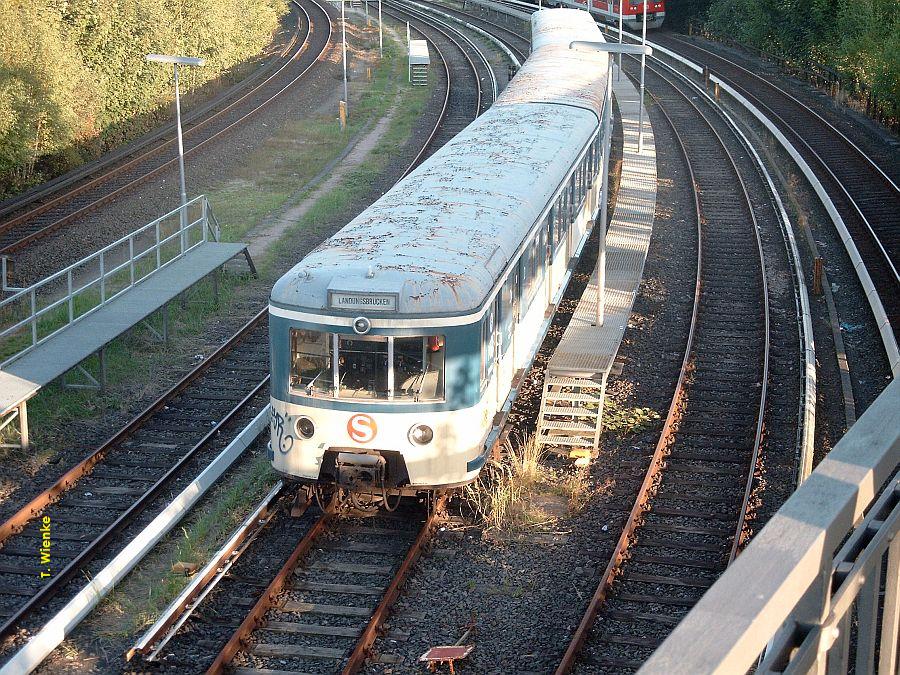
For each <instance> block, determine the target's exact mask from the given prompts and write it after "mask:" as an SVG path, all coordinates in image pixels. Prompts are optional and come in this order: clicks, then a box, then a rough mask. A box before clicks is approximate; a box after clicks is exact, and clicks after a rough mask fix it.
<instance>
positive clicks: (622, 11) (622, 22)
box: [617, 0, 625, 77]
mask: <svg viewBox="0 0 900 675" xmlns="http://www.w3.org/2000/svg"><path fill="white" fill-rule="evenodd" d="M623 2H625V0H619V44H622V29H623V28H624V27H625V9H624V5H623V4H622V3H623ZM617 76H618V77H622V54H621V53H620V54H619V72H618V73H617Z"/></svg>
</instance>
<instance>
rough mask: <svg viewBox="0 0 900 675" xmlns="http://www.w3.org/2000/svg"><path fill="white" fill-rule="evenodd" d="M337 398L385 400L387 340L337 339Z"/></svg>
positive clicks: (386, 394)
mask: <svg viewBox="0 0 900 675" xmlns="http://www.w3.org/2000/svg"><path fill="white" fill-rule="evenodd" d="M338 398H367V399H373V398H374V399H379V398H380V399H387V398H388V339H387V338H386V337H378V336H371V337H370V336H366V337H359V336H356V335H353V336H349V335H341V336H340V337H339V341H338Z"/></svg>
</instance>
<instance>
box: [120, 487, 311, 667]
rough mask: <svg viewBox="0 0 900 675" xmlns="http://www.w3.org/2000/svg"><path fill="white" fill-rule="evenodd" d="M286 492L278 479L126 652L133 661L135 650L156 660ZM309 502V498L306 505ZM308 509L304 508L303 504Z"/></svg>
mask: <svg viewBox="0 0 900 675" xmlns="http://www.w3.org/2000/svg"><path fill="white" fill-rule="evenodd" d="M284 494H285V489H284V483H283V482H282V481H278V483H276V484H275V486H274V487H273V488H272V489H271V490H270V491H269V493H268V494H267V495H266V496H265V497H263V499H262V501H261V502H260V503H259V504H258V505H257V506H256V508H255V509H253V511H252V512H251V513H250V515H249V516H247V518H245V519H244V521H243V522H242V523H241V524H240V525H239V526H238V528H237V530H236V531H235V532H234V533H233V534H232V535H231V537H229V538H228V541H226V542H225V544H224V545H223V546H222V547H221V548H220V549H219V550H218V551H217V552H216V553H215V554H214V555H213V556H212V558H210V560H209V562H208V563H207V564H206V566H205V567H204V568H203V570H201V571H200V572H199V573H198V574H197V576H196V577H194V579H193V580H192V581H191V583H190V584H189V585H188V586H187V587H186V588H185V589H184V590H183V591H182V592H181V594H180V595H179V596H178V597H177V598H176V599H175V600H174V601H173V602H172V603H171V604H170V605H169V606H168V607H167V608H166V610H165V611H164V612H163V614H162V615H160V617H159V618H158V619H157V620H156V623H154V624H153V625H152V626H151V627H150V628H149V629H148V630H147V632H145V633H144V634H143V635H142V636H141V638H140V639H139V640H138V641H137V642H136V643H135V644H134V645H133V646H132V647H131V648H130V649H129V650H128V651H127V652H126V653H125V660H126V661H130V660H131V659H132V658H133V657H134V656H135V654H147V653H148V652H149V653H150V655H149V656H146V657H145V660H147V661H155V660H156V657H157V656H158V655H159V653H160V651H161V650H162V649H163V647H165V646H166V644H168V642H169V640H170V639H171V638H172V637H173V636H174V635H175V633H176V632H177V631H178V630H179V629H180V628H181V626H183V625H184V623H185V621H187V619H188V618H190V616H191V615H192V614H193V612H194V610H196V609H197V607H198V606H199V604H200V603H201V602H202V601H203V599H204V598H205V597H206V596H207V595H208V594H209V593H210V591H212V589H213V588H215V587H216V585H217V584H218V582H219V581H220V580H221V579H223V578H224V577H225V575H226V574H227V573H228V571H229V570H230V569H231V568H232V567H233V566H234V564H235V563H236V562H237V561H238V559H239V558H240V557H241V555H242V554H243V553H244V552H245V551H246V550H247V548H248V547H249V546H250V545H251V544H252V543H253V542H254V541H255V540H256V538H257V537H258V536H259V534H260V533H261V532H262V531H263V530H264V529H266V528H267V527H268V526H269V524H270V523H271V522H272V519H273V518H274V517H275V514H276V513H277V510H276V508H275V507H276V505H277V504H278V503H279V502H280V501H281V498H282V497H283V496H284ZM309 505H310V502H309V501H307V502H306V505H305V507H308V506H309ZM304 510H305V508H304Z"/></svg>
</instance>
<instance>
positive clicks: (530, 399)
mask: <svg viewBox="0 0 900 675" xmlns="http://www.w3.org/2000/svg"><path fill="white" fill-rule="evenodd" d="M650 115H651V119H652V120H653V123H654V130H656V134H657V152H658V153H659V154H658V175H659V193H658V197H657V213H656V218H655V221H654V232H653V237H652V239H651V244H650V251H649V254H648V259H647V265H646V267H645V272H644V279H643V281H642V284H641V288H640V291H639V294H638V298H637V301H636V304H635V310H634V314H633V316H632V319H631V321H630V322H629V329H628V330H627V331H626V333H625V338H624V341H623V345H622V347H621V349H620V352H619V353H620V360H621V361H622V362H623V364H624V368H623V374H622V375H621V376H620V377H617V378H614V379H612V380H611V381H610V385H609V388H608V394H607V395H608V397H609V398H610V399H611V400H612V401H614V402H615V403H616V405H617V406H620V407H623V408H624V407H632V406H646V407H650V408H652V409H654V410H655V411H656V412H657V413H658V414H659V415H660V416H661V417H664V416H665V413H666V409H667V407H668V403H669V398H670V395H671V391H672V389H673V387H674V383H675V378H676V377H677V373H678V369H679V367H680V364H681V359H682V356H683V350H684V342H685V339H686V330H687V317H686V316H685V315H684V314H685V309H686V308H688V307H690V302H691V298H692V297H693V286H694V271H695V268H696V253H695V245H696V226H695V222H696V221H695V220H694V216H693V214H692V210H691V206H690V205H691V204H692V201H691V200H692V196H691V193H690V190H689V187H688V186H687V183H686V171H685V169H684V167H683V166H682V162H681V158H680V156H678V155H677V154H675V148H676V146H675V144H674V140H673V139H672V138H671V137H670V134H669V132H668V131H667V130H666V129H661V127H662V123H661V121H660V120H659V119H657V117H656V113H655V112H654V111H651V112H650ZM614 139H615V142H616V144H620V143H621V132H620V131H619V130H618V125H617V129H616V133H615V135H614ZM616 157H617V154H616V152H614V153H613V163H612V164H611V167H613V168H615V167H616V161H615V160H616ZM595 250H596V241H595V240H592V241H591V242H589V243H588V245H587V247H586V248H585V251H586V253H585V255H584V257H583V258H582V260H581V261H580V263H579V265H578V267H577V269H576V272H575V274H574V275H573V281H572V283H571V284H570V288H569V291H568V292H567V294H566V295H567V299H566V300H565V301H564V303H563V304H562V306H561V312H568V313H571V311H572V309H573V307H574V305H575V304H576V302H577V301H576V298H577V297H578V296H579V295H580V293H581V290H582V289H583V287H584V285H585V283H586V280H587V278H588V276H589V274H590V270H591V269H592V268H593V266H594V263H595V260H594V258H593V255H592V253H593V252H594V251H595ZM567 320H568V319H567V318H566V317H559V318H557V320H556V321H555V322H554V327H553V329H552V330H551V334H550V335H549V336H548V338H547V340H546V341H545V344H544V346H543V347H542V350H541V353H540V355H539V357H538V359H537V360H536V365H535V368H534V369H533V371H532V373H531V374H530V375H529V379H528V382H527V383H526V384H525V385H524V389H523V393H522V394H521V395H520V397H519V399H518V400H517V402H516V405H515V407H514V411H513V418H512V419H513V420H514V424H515V425H516V427H517V428H518V429H520V430H521V431H522V432H526V433H527V432H529V431H530V429H532V428H533V425H534V416H535V413H536V410H537V406H538V405H539V402H540V392H541V386H542V379H543V372H542V370H543V367H544V364H545V363H546V360H547V358H548V357H549V354H550V352H551V350H552V346H553V345H555V343H556V342H557V341H558V339H559V336H560V335H561V333H562V331H563V330H564V323H565V322H566V321H567ZM658 428H659V424H658V423H657V424H655V425H652V426H651V427H650V428H646V429H644V430H642V431H640V432H638V433H636V434H633V435H618V434H616V433H610V432H605V433H604V436H603V438H602V441H601V448H600V456H599V458H598V459H597V460H595V461H594V462H593V464H592V465H591V469H590V473H589V475H588V478H587V481H588V485H589V491H590V497H591V500H590V502H589V504H588V505H587V507H586V508H585V509H584V510H583V511H581V512H580V513H577V514H575V515H572V516H565V517H563V518H561V519H560V520H559V521H557V522H555V523H553V524H551V525H550V526H548V527H545V528H542V529H541V531H534V532H528V533H526V534H524V535H523V536H522V537H520V538H514V537H502V536H498V535H496V534H495V533H492V532H488V533H486V532H484V531H483V530H482V529H481V528H477V527H472V526H468V525H465V524H464V523H462V522H458V521H454V522H453V523H451V524H448V526H447V527H446V528H445V529H443V530H442V531H441V532H440V533H439V534H438V536H437V537H436V539H435V542H434V551H433V554H432V555H431V556H430V557H428V558H427V559H425V560H424V561H423V562H422V563H420V567H419V570H418V572H417V573H416V575H415V576H414V577H413V578H412V579H411V580H410V582H409V584H408V586H407V589H408V592H407V594H406V595H405V596H404V597H402V598H401V599H400V601H398V604H397V606H396V614H395V616H394V617H393V618H392V619H391V622H390V625H391V627H393V628H396V629H399V630H402V631H404V632H408V633H410V638H409V639H408V640H407V641H404V642H391V641H382V642H379V643H378V644H376V651H378V652H379V653H388V654H393V655H398V656H399V657H400V658H401V663H400V664H397V665H383V664H376V665H373V666H371V667H370V669H369V671H370V672H378V673H399V672H404V673H405V672H420V667H419V666H418V665H416V664H415V660H416V659H417V658H418V656H419V655H420V654H422V653H424V652H425V651H426V650H427V649H428V648H429V647H432V646H436V645H442V644H452V643H453V642H455V641H456V640H457V639H459V638H460V637H461V636H462V634H463V632H464V631H465V626H466V625H467V624H469V622H471V621H472V620H473V619H474V621H475V623H476V625H477V630H478V633H477V636H476V637H475V638H474V642H475V644H476V649H475V651H474V652H473V654H472V655H471V656H470V657H469V659H468V660H467V661H466V662H461V663H459V664H457V669H458V670H459V671H460V672H479V673H508V672H518V673H523V672H542V673H543V672H548V671H550V670H552V668H553V667H554V666H555V664H556V663H557V662H558V660H559V658H560V657H561V656H562V652H563V650H564V649H565V647H566V645H567V641H568V638H569V636H570V634H571V631H572V630H573V628H574V626H575V625H576V624H577V623H578V621H580V619H581V615H582V612H583V609H584V605H585V603H586V602H587V599H588V598H589V597H590V596H591V595H592V594H593V592H594V590H595V589H596V586H597V583H598V582H599V580H600V576H601V575H602V572H603V569H604V568H605V566H606V562H607V560H608V558H609V555H610V554H611V552H612V549H613V547H614V546H615V541H616V538H617V537H618V533H619V532H620V531H621V527H622V526H623V525H624V521H625V518H626V517H627V513H628V510H629V509H630V507H631V502H632V500H633V496H634V491H635V490H636V488H637V485H638V484H639V482H640V480H641V479H642V477H643V472H644V464H645V460H646V459H647V458H648V457H649V455H650V454H651V453H652V450H653V447H654V445H655V443H656V438H657V435H658ZM549 464H550V466H549V467H548V469H549V470H551V471H554V472H558V473H565V472H569V471H570V469H568V468H564V466H563V463H562V462H554V461H552V460H551V461H550V462H549Z"/></svg>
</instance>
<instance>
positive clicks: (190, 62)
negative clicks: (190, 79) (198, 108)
mask: <svg viewBox="0 0 900 675" xmlns="http://www.w3.org/2000/svg"><path fill="white" fill-rule="evenodd" d="M147 60H148V61H153V62H154V63H171V64H172V66H173V67H174V70H175V126H176V128H177V129H178V170H179V173H180V178H181V237H182V245H183V240H184V230H185V228H187V187H186V186H185V182H184V142H183V141H182V137H181V97H180V93H179V91H178V66H197V67H200V66H202V65H203V64H205V63H206V59H200V58H197V57H195V56H170V55H168V54H147Z"/></svg>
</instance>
